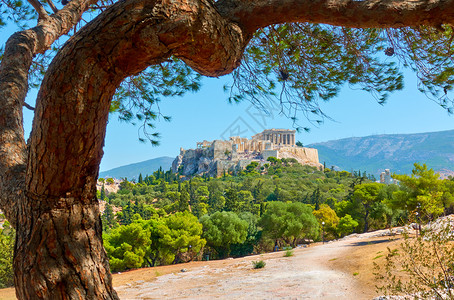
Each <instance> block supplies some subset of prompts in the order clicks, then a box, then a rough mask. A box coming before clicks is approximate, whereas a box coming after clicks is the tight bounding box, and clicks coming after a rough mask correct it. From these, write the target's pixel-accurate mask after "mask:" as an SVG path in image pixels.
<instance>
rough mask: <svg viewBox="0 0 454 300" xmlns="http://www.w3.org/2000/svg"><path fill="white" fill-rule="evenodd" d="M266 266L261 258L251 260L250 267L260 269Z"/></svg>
mask: <svg viewBox="0 0 454 300" xmlns="http://www.w3.org/2000/svg"><path fill="white" fill-rule="evenodd" d="M265 266H266V262H264V261H263V260H259V261H253V262H252V267H253V268H254V269H262V268H264V267H265Z"/></svg>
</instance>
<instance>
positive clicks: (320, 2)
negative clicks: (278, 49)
mask: <svg viewBox="0 0 454 300" xmlns="http://www.w3.org/2000/svg"><path fill="white" fill-rule="evenodd" d="M216 6H217V8H218V9H219V11H220V13H221V14H222V15H223V16H226V17H227V18H230V19H231V20H232V21H235V22H238V23H239V24H242V26H244V28H245V29H246V30H247V31H248V32H249V33H251V32H254V31H255V30H257V29H258V28H262V27H265V26H268V25H271V24H278V23H286V22H309V23H322V24H330V25H335V26H344V27H354V28H372V27H374V28H399V27H407V26H419V25H430V26H438V25H440V24H453V23H454V0H434V1H402V0H364V1H357V0H257V1H248V0H220V1H218V2H217V3H216Z"/></svg>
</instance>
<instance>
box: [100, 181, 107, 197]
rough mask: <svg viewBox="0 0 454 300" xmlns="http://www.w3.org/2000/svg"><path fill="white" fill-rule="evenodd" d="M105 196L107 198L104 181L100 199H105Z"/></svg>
mask: <svg viewBox="0 0 454 300" xmlns="http://www.w3.org/2000/svg"><path fill="white" fill-rule="evenodd" d="M105 198H106V189H105V187H104V183H103V184H102V188H101V195H100V196H99V199H101V201H104V199H105Z"/></svg>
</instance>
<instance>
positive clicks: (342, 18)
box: [0, 0, 454, 299]
mask: <svg viewBox="0 0 454 300" xmlns="http://www.w3.org/2000/svg"><path fill="white" fill-rule="evenodd" d="M0 9H1V11H2V14H1V15H0V26H5V24H7V23H9V24H12V23H14V24H16V25H17V26H18V28H20V31H18V32H16V33H15V34H13V35H11V37H10V38H9V39H8V41H7V43H6V44H5V45H4V47H1V48H0V49H1V64H0V103H1V105H0V174H1V180H0V207H1V209H2V210H4V213H5V215H6V217H7V218H8V220H9V221H10V222H11V225H12V226H13V227H15V228H16V229H17V234H16V238H17V242H16V248H15V261H14V266H15V282H16V290H17V296H18V298H20V299H25V298H34V297H35V296H36V295H41V297H43V298H48V299H61V298H65V297H66V298H76V297H84V298H99V299H115V298H117V296H116V293H115V291H114V290H113V289H112V285H111V277H110V272H109V266H108V264H107V259H106V254H105V251H104V249H103V245H102V239H101V221H100V219H99V210H98V202H97V199H96V190H95V188H96V179H97V175H98V168H99V163H100V160H101V157H102V155H103V151H102V147H103V139H104V136H105V130H106V124H107V120H108V114H109V112H112V111H115V112H117V113H118V114H119V116H120V118H122V119H124V120H127V121H131V122H137V123H138V124H139V125H140V126H141V128H142V129H143V130H142V132H143V135H142V137H141V139H144V138H145V139H146V138H148V139H149V140H151V141H152V143H156V138H157V137H158V136H159V134H158V133H156V132H154V131H153V120H155V118H156V117H157V116H158V115H159V114H160V113H159V109H157V107H156V104H157V103H158V102H159V101H160V100H161V99H162V98H164V97H169V96H178V95H183V94H184V92H186V91H197V90H198V89H199V87H200V76H201V75H204V76H221V75H225V74H229V73H232V72H233V78H234V81H233V83H232V85H231V86H227V87H226V90H228V91H229V92H230V100H231V101H241V100H242V99H248V100H249V101H252V102H253V103H255V104H256V105H258V106H260V107H262V108H263V109H264V110H267V105H266V103H267V102H266V101H267V100H269V99H277V100H278V101H277V103H279V105H280V108H281V110H282V112H283V113H284V114H286V115H288V116H289V117H291V118H292V119H293V120H294V121H295V122H298V115H297V114H296V113H298V112H300V113H301V114H302V115H305V116H306V117H307V118H308V120H309V121H312V122H316V123H318V122H322V121H323V118H324V117H325V116H324V114H323V112H322V111H321V110H320V108H319V101H325V100H329V99H331V98H332V97H334V96H335V95H336V94H337V93H338V91H339V87H340V86H341V85H343V84H349V85H353V86H359V87H360V88H362V89H364V90H366V91H369V92H371V93H372V94H373V95H375V97H376V98H377V100H378V101H379V102H380V103H382V102H384V101H385V100H386V96H387V95H388V94H389V93H390V92H392V91H395V90H398V89H401V88H402V75H401V73H400V72H401V70H400V68H401V67H409V68H411V69H412V70H414V71H415V72H416V73H417V74H418V78H419V83H420V90H421V91H422V92H424V93H426V94H428V95H429V97H431V98H432V99H433V100H435V101H437V102H438V103H439V104H440V105H441V106H443V107H445V108H446V109H447V110H448V111H451V110H452V109H453V106H452V105H453V102H452V100H451V99H452V98H451V97H450V95H451V91H452V86H453V82H454V81H453V79H454V77H453V76H454V67H453V61H452V51H451V49H452V41H453V39H452V36H453V30H452V27H451V24H452V20H453V16H454V5H453V0H446V1H431V2H427V1H420V2H415V1H400V0H391V1H378V2H377V1H372V0H365V1H353V0H349V1H327V0H319V1H313V0H271V1H269V0H266V1H265V0H258V1H253V2H251V1H244V0H220V1H208V0H190V1H186V2H181V1H176V2H175V1H174V2H171V1H166V0H163V1H147V0H127V1H126V0H124V1H118V2H116V1H95V0H72V1H70V2H69V3H68V4H67V5H65V6H64V7H62V6H61V5H60V4H57V5H54V4H53V2H52V1H51V0H47V1H43V2H42V3H41V2H40V1H39V0H29V1H27V2H23V1H20V0H11V1H6V2H1V3H0ZM87 21H89V22H87ZM38 87H39V93H38V96H37V99H36V105H35V107H31V106H30V105H29V104H27V103H25V98H26V95H27V92H28V91H29V90H30V89H33V88H38ZM23 106H25V107H28V108H30V109H33V110H34V120H33V126H32V132H31V134H30V138H29V139H28V141H26V140H25V137H24V130H23V125H22V124H23V113H22V109H23ZM166 119H167V118H166ZM303 128H305V127H303ZM164 188H165V186H164ZM277 192H279V189H277ZM243 196H245V195H243ZM278 196H279V197H285V195H281V194H279V195H278ZM220 199H221V198H220V197H219V198H218V200H220ZM181 200H182V201H181V207H182V208H183V207H185V206H186V196H183V197H182V199H181ZM218 200H216V201H218ZM225 200H226V201H227V199H225ZM202 203H203V201H202ZM203 209H204V207H203V205H202V206H201V207H200V211H202V212H203ZM19 224H20V226H19ZM81 232H84V234H85V235H84V236H86V237H88V238H81ZM42 241H47V244H46V243H44V242H42ZM47 245H50V246H47ZM86 249H90V250H91V251H90V253H88V252H87V250H86ZM64 256H66V257H70V259H64ZM87 259H88V260H89V261H90V263H88V262H87ZM37 262H41V264H38V263H37ZM38 265H39V268H40V269H39V271H38V270H37V268H38ZM82 265H83V266H84V267H83V268H82V267H81V266H82ZM30 270H32V271H30ZM55 270H65V272H56V271H55ZM81 295H82V296H81Z"/></svg>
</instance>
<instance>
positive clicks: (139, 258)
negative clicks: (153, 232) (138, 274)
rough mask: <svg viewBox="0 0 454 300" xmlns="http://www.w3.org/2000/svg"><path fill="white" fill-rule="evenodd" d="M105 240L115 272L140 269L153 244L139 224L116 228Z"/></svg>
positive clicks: (111, 266)
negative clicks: (149, 247)
mask: <svg viewBox="0 0 454 300" xmlns="http://www.w3.org/2000/svg"><path fill="white" fill-rule="evenodd" d="M103 239H104V247H105V248H106V252H107V255H108V257H109V263H110V268H111V270H112V271H113V272H117V271H123V270H128V269H136V268H140V267H141V266H142V265H143V263H144V256H145V252H146V249H147V247H148V246H149V245H150V243H151V241H150V237H149V233H148V232H147V231H146V230H144V229H143V228H142V226H141V225H140V224H137V223H132V224H129V225H125V226H120V227H118V228H114V229H112V231H111V232H110V233H109V234H104V236H103Z"/></svg>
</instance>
